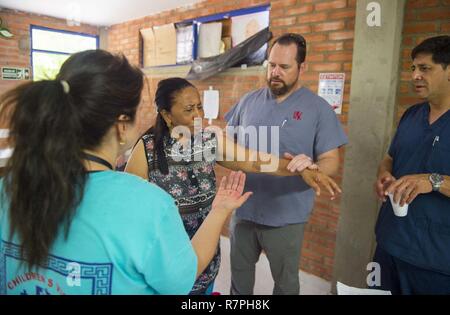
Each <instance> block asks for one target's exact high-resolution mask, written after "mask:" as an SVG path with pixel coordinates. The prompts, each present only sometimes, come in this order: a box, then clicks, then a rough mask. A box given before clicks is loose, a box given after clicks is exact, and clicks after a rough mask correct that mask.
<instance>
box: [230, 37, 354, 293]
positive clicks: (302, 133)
mask: <svg viewBox="0 0 450 315" xmlns="http://www.w3.org/2000/svg"><path fill="white" fill-rule="evenodd" d="M305 57H306V41H305V39H304V38H303V37H302V36H301V35H298V34H293V33H289V34H284V35H282V36H281V37H279V38H278V39H276V40H275V42H274V44H273V46H272V48H271V51H270V54H269V59H268V61H269V63H268V68H267V84H268V87H267V88H262V89H259V90H256V91H252V92H250V93H248V94H246V95H245V96H244V97H242V98H241V100H240V101H239V102H238V103H237V104H236V105H235V106H234V107H233V108H232V109H231V110H230V111H229V112H228V113H227V114H226V115H225V119H226V120H227V122H228V130H229V128H232V127H235V128H234V129H235V130H236V133H237V141H238V142H240V144H241V145H244V146H246V147H249V148H251V149H256V150H264V148H262V147H259V148H258V143H259V144H261V141H264V142H266V140H267V134H269V135H274V134H276V132H275V133H273V132H272V130H273V128H275V129H277V130H278V132H279V143H278V141H277V145H278V147H277V148H274V146H273V145H272V144H273V139H270V141H269V142H268V143H270V144H271V145H270V146H265V149H266V150H267V151H271V153H273V154H277V155H279V156H284V157H286V158H289V159H293V161H291V163H290V166H289V167H291V168H296V170H297V171H301V170H300V169H299V168H301V167H302V166H307V165H308V163H307V161H308V160H309V159H312V160H313V161H314V162H315V164H317V165H318V166H319V169H320V170H321V171H322V172H323V173H325V174H327V175H335V174H336V173H337V172H338V169H339V149H338V148H339V147H340V146H342V145H344V144H346V143H347V141H348V140H347V136H346V135H345V133H344V131H343V129H342V127H341V124H340V122H339V120H338V119H337V117H336V114H335V113H334V111H333V109H332V108H331V106H330V105H329V104H328V103H327V102H326V101H325V100H324V99H322V98H321V97H319V96H317V95H316V94H314V93H313V92H311V91H310V90H308V89H307V88H305V87H303V86H302V84H301V81H300V77H301V75H302V73H303V72H304V69H305ZM236 127H239V128H236ZM261 127H263V128H261ZM248 128H252V129H253V130H255V129H256V133H257V136H258V141H250V140H249V137H247V136H248V135H247V136H246V135H239V132H244V133H245V132H246V130H248ZM262 130H264V131H262ZM267 130H270V132H267ZM262 138H264V139H262ZM277 140H278V139H277ZM294 156H295V157H294ZM289 167H288V168H289ZM246 190H247V191H252V192H253V196H252V198H250V199H249V200H248V201H247V202H246V203H245V204H244V205H243V206H242V207H241V208H239V209H238V210H237V211H236V212H235V214H234V215H233V217H232V220H231V224H230V241H231V257H230V258H231V294H253V287H254V283H255V264H256V262H257V261H258V259H259V255H260V254H261V252H262V251H264V252H265V254H266V256H267V259H268V260H269V263H270V269H271V273H272V277H273V279H274V282H275V286H274V289H273V294H299V293H300V284H299V277H298V272H299V261H300V250H301V245H302V240H303V233H304V227H305V224H306V222H307V221H308V217H309V215H310V213H311V211H312V208H313V204H314V191H313V190H312V189H311V187H309V186H308V185H307V184H306V183H305V182H304V181H303V180H302V179H301V177H275V176H269V175H265V174H247V182H246Z"/></svg>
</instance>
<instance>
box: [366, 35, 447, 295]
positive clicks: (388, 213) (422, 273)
mask: <svg viewBox="0 0 450 315" xmlns="http://www.w3.org/2000/svg"><path fill="white" fill-rule="evenodd" d="M411 57H412V61H413V65H412V67H411V70H412V83H413V86H414V90H415V92H416V93H417V95H418V96H419V97H420V98H422V99H424V102H423V103H419V104H416V105H414V106H411V107H410V108H409V109H408V110H407V111H406V112H405V113H404V115H403V117H402V118H401V120H400V124H399V126H398V128H397V132H396V134H395V137H394V139H393V141H392V143H391V146H390V148H389V152H388V154H387V155H386V157H385V158H384V160H383V161H382V162H381V165H380V167H379V171H378V178H377V182H376V184H375V186H376V191H377V194H378V197H379V198H380V199H382V200H383V201H384V203H383V205H382V207H381V210H380V214H379V217H378V221H377V225H376V228H375V231H376V239H377V244H378V245H377V249H376V252H375V256H374V261H375V262H378V263H379V264H380V266H381V285H380V286H378V287H377V288H381V289H383V290H390V291H391V292H392V293H393V294H450V176H449V175H450V36H437V37H433V38H428V39H426V40H424V41H423V42H422V43H421V44H419V45H418V46H417V47H415V48H414V49H413V51H412V53H411ZM388 194H393V197H394V202H399V203H400V205H404V204H405V203H406V204H408V205H409V207H408V213H407V215H406V216H404V217H398V216H396V215H395V214H394V212H393V209H392V205H391V202H390V201H389V199H388V198H386V196H388Z"/></svg>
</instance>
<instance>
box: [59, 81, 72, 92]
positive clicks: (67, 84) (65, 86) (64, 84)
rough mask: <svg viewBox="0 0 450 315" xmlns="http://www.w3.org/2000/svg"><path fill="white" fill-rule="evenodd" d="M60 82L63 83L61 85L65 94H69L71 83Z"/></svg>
mask: <svg viewBox="0 0 450 315" xmlns="http://www.w3.org/2000/svg"><path fill="white" fill-rule="evenodd" d="M60 82H61V85H62V86H63V89H64V93H66V94H69V92H70V86H69V83H68V82H67V81H65V80H61V81H60Z"/></svg>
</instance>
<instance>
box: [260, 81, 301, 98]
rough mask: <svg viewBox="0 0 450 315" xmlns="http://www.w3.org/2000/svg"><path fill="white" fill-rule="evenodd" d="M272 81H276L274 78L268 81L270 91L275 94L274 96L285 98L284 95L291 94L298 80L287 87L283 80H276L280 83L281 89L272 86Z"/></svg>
mask: <svg viewBox="0 0 450 315" xmlns="http://www.w3.org/2000/svg"><path fill="white" fill-rule="evenodd" d="M272 80H274V78H271V79H269V80H267V85H268V87H269V89H270V91H271V92H272V93H273V95H276V96H283V95H285V94H287V93H289V92H290V91H291V90H292V89H293V88H294V86H295V84H296V82H297V80H295V81H294V83H292V84H289V85H287V84H286V83H285V82H284V81H283V80H281V79H276V81H277V82H278V83H281V87H274V86H272V84H271V82H272Z"/></svg>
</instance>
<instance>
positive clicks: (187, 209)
mask: <svg viewBox="0 0 450 315" xmlns="http://www.w3.org/2000/svg"><path fill="white" fill-rule="evenodd" d="M142 140H143V141H144V148H145V152H146V155H147V162H148V169H149V174H148V177H149V181H150V182H152V183H154V184H156V185H158V186H159V187H161V188H162V189H164V190H165V191H166V192H168V193H169V194H170V195H171V196H172V197H173V198H174V199H175V204H176V205H177V206H178V209H179V211H180V215H181V218H182V220H183V224H184V227H185V229H186V231H187V233H188V235H189V238H191V239H192V237H193V236H194V234H195V232H197V230H198V228H199V227H200V225H201V224H202V222H203V220H204V219H205V218H206V216H207V215H208V213H209V212H210V211H211V204H212V202H213V199H214V197H215V195H216V177H215V173H214V165H215V162H216V156H215V155H216V150H217V139H216V138H215V135H214V134H213V133H208V132H203V133H201V135H199V136H198V137H195V138H194V137H193V139H192V140H191V142H190V145H186V146H185V147H183V146H181V144H180V143H179V142H177V141H176V140H175V139H174V138H171V137H166V138H165V139H164V152H165V155H166V159H167V164H168V168H169V173H168V174H162V173H161V172H160V171H159V169H158V166H157V162H156V168H155V163H154V160H153V150H154V135H153V134H152V133H147V134H145V135H144V136H142ZM219 266H220V247H219V246H218V247H217V250H216V253H215V255H214V258H213V259H212V261H211V263H210V264H209V265H208V266H207V267H206V269H205V271H204V272H203V273H202V274H201V275H200V276H199V277H198V279H197V281H196V282H195V284H194V287H193V288H192V290H191V293H190V294H204V293H205V291H206V290H207V289H208V287H209V286H210V285H211V284H212V283H213V281H214V279H215V278H216V276H217V273H218V272H219Z"/></svg>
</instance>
